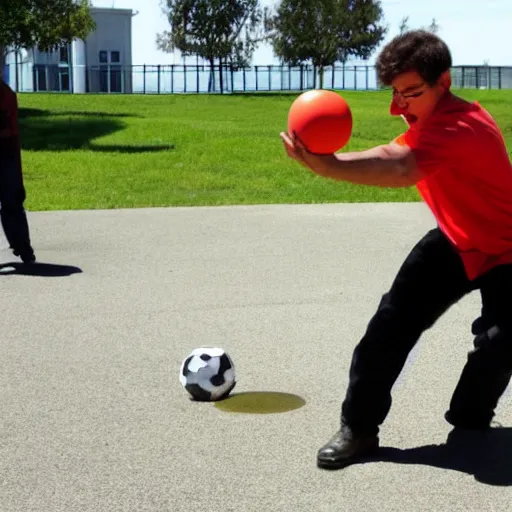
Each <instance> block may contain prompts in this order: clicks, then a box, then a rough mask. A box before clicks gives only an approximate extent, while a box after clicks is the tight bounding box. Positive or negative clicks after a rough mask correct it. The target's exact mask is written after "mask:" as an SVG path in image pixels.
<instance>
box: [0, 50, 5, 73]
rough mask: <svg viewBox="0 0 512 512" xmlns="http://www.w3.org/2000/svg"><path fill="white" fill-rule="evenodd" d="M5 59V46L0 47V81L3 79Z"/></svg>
mask: <svg viewBox="0 0 512 512" xmlns="http://www.w3.org/2000/svg"><path fill="white" fill-rule="evenodd" d="M5 57H6V54H5V46H0V81H2V80H3V79H4V69H5Z"/></svg>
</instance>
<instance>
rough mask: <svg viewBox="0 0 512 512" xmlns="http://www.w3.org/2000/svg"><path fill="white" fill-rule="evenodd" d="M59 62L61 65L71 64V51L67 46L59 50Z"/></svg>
mask: <svg viewBox="0 0 512 512" xmlns="http://www.w3.org/2000/svg"><path fill="white" fill-rule="evenodd" d="M59 62H60V63H61V64H69V49H68V47H67V46H61V47H60V48H59Z"/></svg>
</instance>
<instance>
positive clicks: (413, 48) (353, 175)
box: [281, 30, 512, 469]
mask: <svg viewBox="0 0 512 512" xmlns="http://www.w3.org/2000/svg"><path fill="white" fill-rule="evenodd" d="M451 65H452V59H451V54H450V51H449V49H448V47H447V45H446V43H444V41H442V40H441V39H440V38H439V37H437V36H436V35H435V34H432V33H430V32H427V31H423V30H419V31H411V32H407V33H405V34H401V35H399V36H397V37H396V38H394V39H393V40H392V41H391V42H390V43H388V44H387V45H386V46H385V48H384V49H383V50H382V52H381V54H380V55H379V57H378V59H377V65H376V67H377V73H378V76H379V80H380V82H381V83H383V84H385V85H388V86H391V87H392V90H393V93H392V101H391V106H390V113H391V115H396V116H402V118H403V119H404V120H405V121H406V123H407V125H408V129H407V131H406V132H405V133H403V134H401V135H399V136H398V137H397V138H396V139H395V140H393V141H392V142H390V143H389V144H384V145H382V146H378V147H375V148H372V149H368V150H365V151H358V152H357V151H356V152H342V153H339V154H333V155H315V154H312V153H311V152H309V151H308V150H307V148H306V147H305V146H304V144H303V143H302V142H301V141H300V140H299V139H297V137H296V136H295V135H294V134H287V133H282V134H281V138H282V139H283V142H284V146H285V149H286V152H287V154H288V156H290V157H291V158H293V159H294V160H296V161H298V162H299V163H301V164H302V165H304V166H305V167H307V168H309V169H310V170H312V171H313V172H315V173H316V174H318V175H320V176H323V177H326V178H331V179H336V180H344V181H348V182H351V183H358V184H362V185H369V186H381V187H410V186H416V187H417V189H418V191H419V192H420V194H421V196H422V198H423V200H424V201H425V203H426V204H427V205H428V207H429V208H430V210H431V211H432V213H433V215H434V217H435V219H436V221H437V227H435V229H432V230H431V231H429V232H428V233H426V234H425V235H424V236H423V237H422V238H421V240H419V241H418V243H417V244H416V245H415V246H414V248H412V250H411V252H410V253H409V255H408V256H407V257H406V258H405V261H404V262H403V264H402V265H401V267H400V269H399V270H398V272H397V274H396V277H395V278H394V280H393V282H392V283H391V285H390V287H389V289H388V290H387V291H386V293H384V294H383V295H382V297H381V300H380V303H379V305H378V307H377V311H376V312H375V314H374V315H373V317H372V318H371V319H370V321H369V323H368V325H367V328H366V330H365V332H364V333H363V336H362V337H361V339H360V340H359V343H358V344H357V346H356V347H355V350H354V353H353V357H352V363H351V366H350V372H349V384H348V389H347V392H346V395H345V398H344V400H343V402H342V405H341V424H340V428H339V430H338V432H336V434H335V435H334V436H333V437H332V439H331V440H330V441H328V442H327V443H326V444H325V445H324V446H322V447H321V448H320V449H319V451H318V454H317V465H318V466H319V467H322V468H328V469H337V468H341V467H344V466H346V465H348V464H350V463H352V462H354V461H357V460H359V459H360V458H361V457H363V456H365V455H368V454H370V453H372V452H374V451H375V450H377V448H378V446H379V437H378V433H379V428H380V425H381V424H382V423H383V422H384V420H385V419H386V417H387V415H388V412H389V410H390V408H391V404H392V395H391V392H392V388H393V385H394V383H395V382H396V379H397V378H398V376H399V375H400V373H401V371H402V368H403V366H404V364H405V362H406V360H407V357H408V355H409V353H410V352H411V350H412V349H413V347H414V346H415V344H416V342H417V341H418V340H419V338H420V337H421V335H422V334H423V333H424V332H425V331H426V330H427V329H430V328H431V327H433V326H434V324H435V323H436V321H437V320H438V319H439V318H440V317H441V316H442V315H443V314H444V313H445V312H446V311H447V310H448V309H449V308H450V307H451V306H453V305H454V304H455V303H457V302H458V301H459V300H460V299H462V298H463V297H464V296H466V295H467V294H469V293H470V292H471V291H473V290H479V292H480V295H481V299H482V309H481V312H480V317H479V318H478V319H477V321H475V322H474V323H473V325H472V332H473V335H474V336H475V337H474V339H473V345H474V348H473V349H472V350H471V351H470V352H469V354H468V357H467V361H466V364H465V366H464V368H463V370H462V373H461V376H460V379H459V381H458V383H457V385H456V387H455V390H454V392H453V395H452V397H451V400H450V403H449V406H448V408H447V410H446V412H445V415H444V418H445V419H446V421H447V422H448V423H449V424H451V425H452V426H453V427H455V428H454V430H453V432H452V433H457V432H462V431H464V430H476V431H486V430H488V429H489V428H490V426H491V424H492V419H493V417H494V415H495V408H496V407H497V405H498V402H499V400H500V398H501V396H502V394H503V393H504V391H505V389H506V388H507V386H508V385H509V382H510V379H511V375H512V294H511V290H512V165H511V162H510V158H509V155H508V151H507V147H506V144H505V140H504V138H503V135H502V133H501V131H500V128H499V127H498V125H497V123H496V122H495V120H494V119H493V117H492V116H491V115H490V114H489V112H487V110H485V109H484V108H483V107H482V106H481V105H480V104H479V103H478V102H468V101H465V100H464V99H462V98H460V97H458V96H456V95H454V94H453V93H452V92H451V90H450V87H451V77H450V68H451Z"/></svg>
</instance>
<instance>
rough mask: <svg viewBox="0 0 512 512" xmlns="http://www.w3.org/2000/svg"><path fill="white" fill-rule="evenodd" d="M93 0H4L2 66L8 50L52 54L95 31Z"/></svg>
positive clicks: (0, 40)
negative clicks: (36, 48)
mask: <svg viewBox="0 0 512 512" xmlns="http://www.w3.org/2000/svg"><path fill="white" fill-rule="evenodd" d="M90 8H91V3H90V0H52V1H49V0H1V1H0V67H1V68H3V63H4V59H5V54H6V52H7V51H9V50H19V49H21V48H25V49H29V48H33V47H34V46H37V47H38V48H39V49H40V50H42V51H50V50H53V49H56V48H58V47H59V46H62V45H64V44H67V43H70V42H71V41H72V40H73V39H75V38H79V39H85V38H86V37H87V35H88V34H89V33H90V32H91V31H92V30H94V28H95V23H94V20H93V18H92V15H91V9H90Z"/></svg>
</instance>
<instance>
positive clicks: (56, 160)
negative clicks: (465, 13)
mask: <svg viewBox="0 0 512 512" xmlns="http://www.w3.org/2000/svg"><path fill="white" fill-rule="evenodd" d="M459 93H460V94H461V95H462V96H463V97H465V98H468V99H476V100H478V101H480V103H482V104H483V105H484V106H485V107H486V108H488V110H489V111H490V112H491V113H492V114H493V115H494V116H495V118H496V119H497V121H498V123H499V124H500V126H501V128H502V129H503V131H504V134H505V138H506V140H507V144H508V147H509V148H510V149H512V108H510V105H512V91H478V90H465V91H462V92H460V91H459ZM342 94H343V95H344V97H345V98H346V99H347V100H348V101H349V103H350V106H351V108H352V112H353V116H354V131H353V137H352V140H351V142H350V143H349V145H348V146H347V148H346V150H348V151H350V150H358V149H365V148H368V147H371V146H373V145H376V144H381V143H386V142H388V141H390V140H391V139H393V138H394V137H395V136H396V135H398V134H399V133H401V132H402V131H403V130H404V128H405V125H404V124H403V122H402V120H401V119H397V118H392V117H390V116H389V115H388V105H389V99H390V98H389V93H388V92H348V91H346V92H343V93H342ZM296 96H297V94H282V95H279V94H265V93H260V94H251V95H246V96H244V95H234V96H231V95H225V96H208V95H198V96H196V95H193V96H185V95H168V96H149V95H148V96H135V95H134V96H132V95H130V96H127V95H126V96H125V95H123V96H100V95H49V94H19V104H20V109H21V110H20V129H21V136H22V148H23V163H24V175H25V184H26V188H27V202H26V206H27V208H28V209H29V210H56V209H95V208H124V207H148V206H185V205H186V206H196V205H226V204H264V203H267V204H268V203H327V202H373V201H375V202H377V201H416V200H418V198H419V196H418V194H417V192H416V190H415V189H414V188H412V189H380V188H373V187H362V186H356V185H351V184H346V183H341V182H335V181H332V180H326V179H324V178H319V177H317V176H315V175H313V174H312V173H310V172H309V171H307V170H306V169H304V168H302V167H300V166H299V165H298V164H296V163H294V162H292V161H291V160H289V159H288V158H287V157H286V155H285V153H284V149H283V147H282V143H281V139H280V138H279V132H280V131H282V130H285V129H286V120H287V113H288V109H289V107H290V105H291V103H292V101H293V100H294V98H295V97H296Z"/></svg>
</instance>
